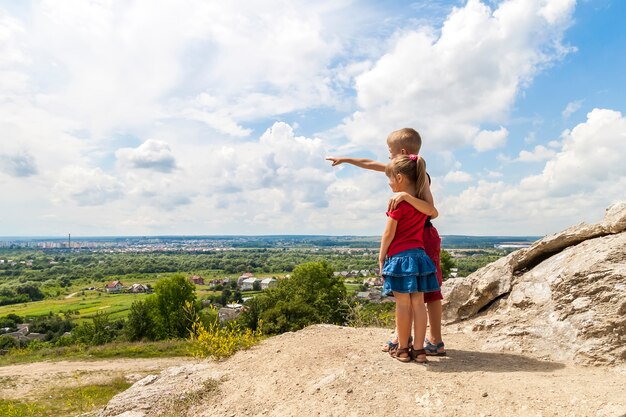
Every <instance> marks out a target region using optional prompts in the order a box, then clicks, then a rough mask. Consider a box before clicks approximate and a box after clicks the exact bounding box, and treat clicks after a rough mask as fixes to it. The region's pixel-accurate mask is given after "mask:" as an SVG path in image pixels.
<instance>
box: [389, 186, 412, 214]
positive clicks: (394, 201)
mask: <svg viewBox="0 0 626 417" xmlns="http://www.w3.org/2000/svg"><path fill="white" fill-rule="evenodd" d="M408 195H409V193H405V192H404V191H400V192H399V193H396V194H394V195H393V197H391V198H390V199H389V205H388V206H387V211H392V210H395V209H396V207H398V204H400V202H402V201H404V200H406V196H408Z"/></svg>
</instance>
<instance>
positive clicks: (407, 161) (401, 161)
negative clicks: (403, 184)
mask: <svg viewBox="0 0 626 417" xmlns="http://www.w3.org/2000/svg"><path fill="white" fill-rule="evenodd" d="M385 174H387V176H388V177H389V178H392V177H394V176H396V175H398V174H400V175H403V176H405V177H406V179H407V180H408V181H409V183H411V184H415V197H417V198H419V199H420V200H423V199H424V196H425V195H426V191H427V190H428V175H427V174H426V161H425V160H424V158H421V157H419V156H417V155H415V154H410V155H400V156H396V157H395V158H393V159H392V160H391V161H390V162H389V163H388V164H387V166H386V167H385Z"/></svg>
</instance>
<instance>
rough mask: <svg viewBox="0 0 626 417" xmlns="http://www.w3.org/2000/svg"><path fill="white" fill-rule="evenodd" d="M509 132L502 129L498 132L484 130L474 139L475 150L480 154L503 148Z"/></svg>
mask: <svg viewBox="0 0 626 417" xmlns="http://www.w3.org/2000/svg"><path fill="white" fill-rule="evenodd" d="M508 136H509V131H508V130H507V129H506V128H504V127H500V129H498V130H483V131H481V132H480V133H478V135H476V137H475V138H474V148H475V149H476V150H477V151H478V152H484V151H490V150H492V149H497V148H501V147H503V146H504V145H505V144H506V138H507V137H508Z"/></svg>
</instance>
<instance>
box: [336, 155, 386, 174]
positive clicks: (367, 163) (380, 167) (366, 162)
mask: <svg viewBox="0 0 626 417" xmlns="http://www.w3.org/2000/svg"><path fill="white" fill-rule="evenodd" d="M326 160H327V161H331V162H332V163H333V166H335V165H339V164H344V163H345V164H352V165H354V166H357V167H359V168H364V169H369V170H372V171H380V172H385V166H387V165H386V164H383V163H382V162H378V161H374V160H372V159H366V158H348V157H343V156H328V157H326Z"/></svg>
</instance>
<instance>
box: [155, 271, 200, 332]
mask: <svg viewBox="0 0 626 417" xmlns="http://www.w3.org/2000/svg"><path fill="white" fill-rule="evenodd" d="M154 297H155V306H156V310H157V312H158V318H159V323H157V324H158V325H160V326H159V327H160V328H159V330H160V333H161V334H159V335H158V336H160V337H162V338H167V337H183V338H184V337H187V336H188V333H189V331H188V329H189V327H190V325H191V323H190V319H189V317H187V315H186V314H185V311H184V307H185V303H186V302H190V303H193V302H194V301H195V300H196V294H195V286H194V285H193V284H192V283H190V282H189V280H187V278H186V277H185V275H183V274H176V275H173V276H172V277H171V278H166V279H162V280H160V281H158V282H157V283H156V284H155V285H154Z"/></svg>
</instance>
